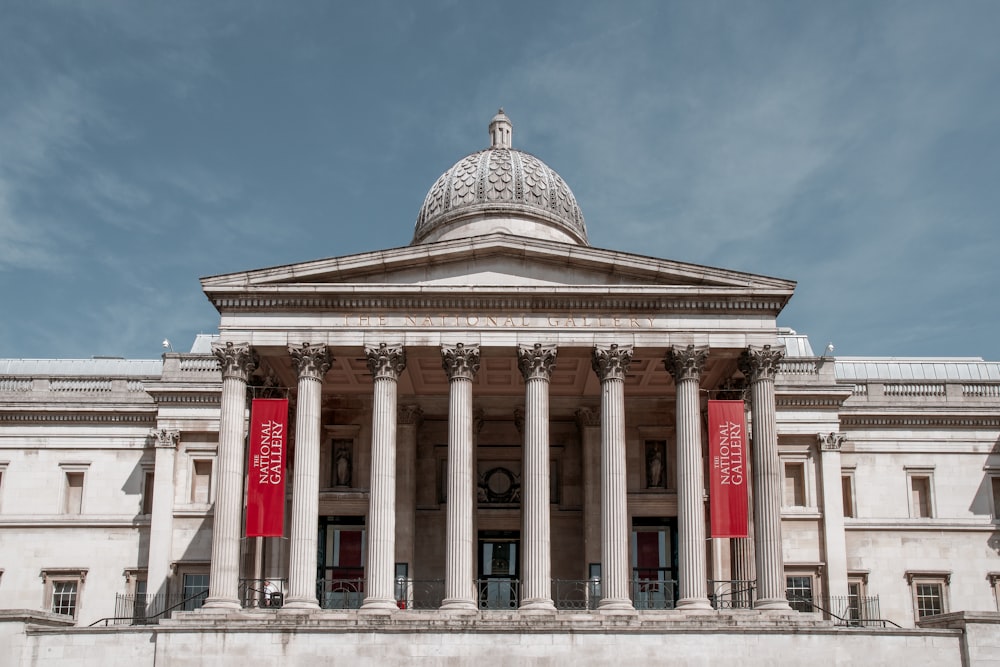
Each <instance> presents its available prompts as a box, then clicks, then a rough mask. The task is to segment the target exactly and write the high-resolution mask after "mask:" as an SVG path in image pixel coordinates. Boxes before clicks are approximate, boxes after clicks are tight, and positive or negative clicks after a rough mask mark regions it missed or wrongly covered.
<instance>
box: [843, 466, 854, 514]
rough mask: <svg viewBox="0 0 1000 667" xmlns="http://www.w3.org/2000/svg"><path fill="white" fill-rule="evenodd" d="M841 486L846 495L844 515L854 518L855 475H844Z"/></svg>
mask: <svg viewBox="0 0 1000 667" xmlns="http://www.w3.org/2000/svg"><path fill="white" fill-rule="evenodd" d="M840 486H841V492H842V493H843V496H844V517H846V518H849V519H850V518H854V516H855V514H854V475H843V476H842V477H841V478H840Z"/></svg>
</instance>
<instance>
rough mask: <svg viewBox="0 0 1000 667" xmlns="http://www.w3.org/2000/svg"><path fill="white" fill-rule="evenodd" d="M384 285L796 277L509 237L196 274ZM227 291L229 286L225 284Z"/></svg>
mask: <svg viewBox="0 0 1000 667" xmlns="http://www.w3.org/2000/svg"><path fill="white" fill-rule="evenodd" d="M350 284H363V285H370V286H374V285H384V286H413V287H419V286H423V287H427V288H434V287H442V288H448V287H472V286H474V287H486V286H489V287H498V288H505V287H507V288H518V287H529V288H545V287H553V288H560V287H572V286H592V287H593V286H608V287H618V288H621V287H628V286H635V287H645V288H656V287H661V288H667V287H690V288H703V289H708V290H710V291H711V288H729V289H727V290H726V291H727V292H728V291H730V290H733V289H736V290H738V291H743V290H746V291H748V292H755V291H759V290H765V291H773V290H776V291H778V292H784V291H787V292H788V294H789V296H790V294H791V290H792V289H794V285H795V284H794V282H791V281H788V280H782V279H778V278H770V277H767V276H760V275H754V274H749V273H742V272H738V271H730V270H726V269H718V268H712V267H706V266H700V265H696V264H688V263H684V262H676V261H672V260H664V259H656V258H651V257H646V256H643V255H635V254H631V253H623V252H617V251H612V250H603V249H600V248H592V247H587V246H577V245H572V244H567V243H558V242H553V241H539V240H535V239H528V238H524V237H518V236H511V235H508V234H490V235H486V236H479V237H475V238H469V239H456V240H451V241H442V242H438V243H429V244H421V245H416V246H407V247H403V248H393V249H389V250H380V251H375V252H367V253H359V254H355V255H346V256H343V257H333V258H329V259H321V260H315V261H311V262H303V263H299V264H290V265H286V266H278V267H273V268H265V269H258V270H254V271H247V272H241V273H234V274H226V275H220V276H212V277H209V278H204V279H202V285H203V286H204V288H205V290H206V292H209V293H211V292H213V291H215V290H219V289H221V290H224V291H230V290H231V289H233V288H237V289H251V290H253V291H259V290H261V289H264V290H267V288H273V289H276V290H278V291H282V288H283V287H284V288H289V287H293V286H306V285H312V286H320V285H329V286H331V287H333V286H334V285H350ZM227 288H228V289H227Z"/></svg>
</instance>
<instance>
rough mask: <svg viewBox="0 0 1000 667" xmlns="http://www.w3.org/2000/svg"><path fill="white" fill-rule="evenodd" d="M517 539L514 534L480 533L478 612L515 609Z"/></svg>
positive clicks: (515, 533)
mask: <svg viewBox="0 0 1000 667" xmlns="http://www.w3.org/2000/svg"><path fill="white" fill-rule="evenodd" d="M520 537H521V536H520V534H519V533H518V532H517V531H503V532H495V531H480V532H479V608H480V609H517V606H518V603H519V601H520V596H519V591H520V586H519V584H520V582H519V581H518V576H519V569H518V557H519V553H518V552H519V551H520V547H521V540H520Z"/></svg>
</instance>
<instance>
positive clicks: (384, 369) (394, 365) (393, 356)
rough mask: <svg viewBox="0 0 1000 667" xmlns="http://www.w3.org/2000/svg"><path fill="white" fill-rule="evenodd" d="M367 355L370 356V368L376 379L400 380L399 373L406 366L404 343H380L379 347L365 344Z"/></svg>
mask: <svg viewBox="0 0 1000 667" xmlns="http://www.w3.org/2000/svg"><path fill="white" fill-rule="evenodd" d="M365 356H366V357H367V358H368V370H370V371H371V372H372V375H373V376H375V379H376V380H379V379H389V380H398V379H399V374H400V373H402V372H403V369H404V368H406V350H404V349H403V346H402V345H391V346H390V345H387V344H386V343H379V344H378V347H372V346H365Z"/></svg>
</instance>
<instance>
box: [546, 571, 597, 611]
mask: <svg viewBox="0 0 1000 667" xmlns="http://www.w3.org/2000/svg"><path fill="white" fill-rule="evenodd" d="M552 601H553V603H554V604H555V606H556V609H564V610H576V611H583V610H587V609H597V603H599V602H600V601H601V580H600V579H597V578H593V579H553V580H552Z"/></svg>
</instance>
